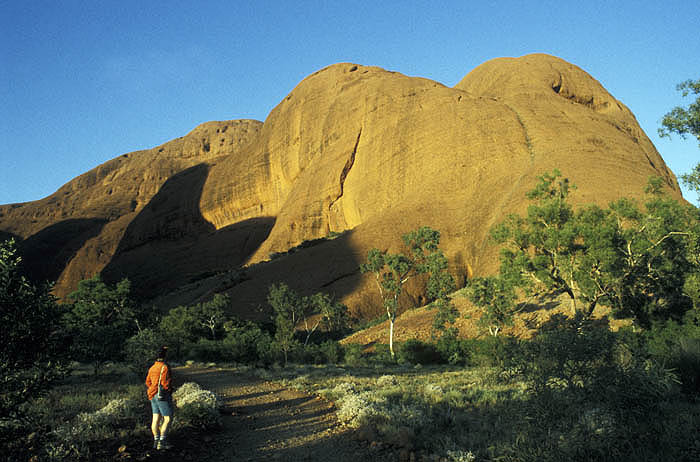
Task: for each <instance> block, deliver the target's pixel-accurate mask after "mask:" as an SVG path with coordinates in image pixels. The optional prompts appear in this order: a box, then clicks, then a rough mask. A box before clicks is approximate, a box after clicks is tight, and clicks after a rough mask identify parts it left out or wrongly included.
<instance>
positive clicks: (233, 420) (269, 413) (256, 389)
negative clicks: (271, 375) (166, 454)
mask: <svg viewBox="0 0 700 462" xmlns="http://www.w3.org/2000/svg"><path fill="white" fill-rule="evenodd" d="M174 375H175V377H176V378H177V381H178V382H179V383H184V382H196V383H198V384H199V385H201V386H202V387H203V388H206V389H208V390H211V391H213V392H214V393H216V394H217V395H218V396H219V397H220V398H221V400H222V401H223V403H224V409H223V425H224V427H223V429H222V431H220V432H218V433H215V434H212V435H211V438H208V437H205V440H209V441H205V442H204V443H203V444H206V445H209V446H210V449H209V450H208V451H207V452H208V457H207V459H206V460H211V461H241V462H243V461H271V460H272V461H277V460H279V461H332V462H364V461H397V460H400V459H405V455H404V457H401V458H400V457H399V454H398V453H396V452H394V451H393V450H392V449H391V448H389V447H387V446H384V445H382V444H376V443H368V442H363V441H358V440H357V439H356V438H354V434H353V432H352V431H351V430H349V429H347V428H344V427H342V426H341V425H340V424H339V423H338V420H337V418H336V415H335V409H334V406H333V403H331V402H328V401H325V400H323V399H321V398H319V397H317V396H311V395H307V394H304V393H301V392H299V391H296V390H291V389H288V388H284V387H282V386H281V385H279V384H277V383H275V382H270V381H266V380H264V379H260V378H258V377H255V376H252V375H250V374H245V373H241V372H237V371H236V370H234V369H225V368H211V369H207V368H191V367H190V368H178V369H176V370H175V371H174ZM176 418H177V417H176Z"/></svg>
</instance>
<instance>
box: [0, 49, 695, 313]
mask: <svg viewBox="0 0 700 462" xmlns="http://www.w3.org/2000/svg"><path fill="white" fill-rule="evenodd" d="M553 168H558V169H559V170H561V171H562V173H563V174H564V175H565V176H567V177H568V178H570V179H571V180H572V182H573V183H575V184H577V185H578V189H577V191H576V193H575V195H574V201H577V202H579V203H590V202H596V203H599V204H603V205H604V204H606V203H607V202H609V201H611V200H614V199H616V198H619V197H621V196H632V197H635V196H640V195H641V193H642V191H643V188H644V185H645V184H646V182H647V179H648V177H649V176H650V175H656V176H660V177H662V178H663V179H664V181H665V185H666V187H667V189H668V190H669V191H670V193H671V194H673V195H675V196H676V197H678V198H680V197H681V195H680V190H679V187H678V184H677V181H676V178H675V177H674V175H673V173H672V172H671V171H670V170H669V169H668V168H667V167H666V165H665V163H664V161H663V159H662V158H661V156H660V155H659V153H658V152H657V150H656V149H655V147H654V145H653V144H652V143H651V141H650V140H649V138H648V137H647V136H646V135H645V134H644V132H643V131H642V130H641V128H640V127H639V124H638V123H637V121H636V119H635V117H634V115H633V114H632V113H631V111H630V110H629V109H627V108H626V107H625V106H624V105H623V104H622V103H621V102H620V101H618V100H616V99H615V98H614V97H613V96H612V95H610V94H609V93H608V92H607V91H606V90H605V89H604V88H603V86H602V85H601V84H600V83H599V82H597V81H596V80H595V79H593V78H592V77H591V76H590V75H588V74H587V73H586V72H584V71H583V70H581V69H580V68H578V67H576V66H574V65H572V64H570V63H568V62H566V61H563V60H561V59H559V58H556V57H553V56H549V55H544V54H534V55H527V56H523V57H520V58H500V59H495V60H492V61H489V62H487V63H484V64H483V65H481V66H479V67H477V68H476V69H474V70H473V71H472V72H470V73H469V74H467V75H466V76H465V77H464V78H463V79H462V80H461V81H460V82H459V83H458V84H457V85H455V86H454V87H453V88H449V87H446V86H444V85H442V84H440V83H437V82H434V81H431V80H428V79H423V78H416V77H407V76H405V75H402V74H399V73H396V72H390V71H386V70H384V69H381V68H377V67H368V66H362V65H358V64H351V63H341V64H335V65H332V66H329V67H327V68H325V69H322V70H320V71H318V72H316V73H314V74H312V75H310V76H309V77H307V78H306V79H304V80H303V81H302V82H300V83H299V84H298V85H297V87H296V88H294V89H293V90H292V91H291V93H289V95H288V96H287V97H286V98H285V99H284V100H283V101H281V102H280V103H279V104H278V106H277V107H275V108H274V109H273V110H272V111H271V112H270V114H269V116H268V117H267V118H266V120H265V122H264V123H262V122H257V121H250V120H239V121H228V122H209V123H205V124H203V125H200V126H199V127H197V128H195V129H194V130H193V131H192V132H190V133H189V134H188V135H186V136H184V137H182V138H179V139H177V140H174V141H171V142H169V143H165V144H164V145H162V146H159V147H156V148H153V149H150V150H146V151H139V152H135V153H130V154H124V155H123V156H120V157H117V158H115V159H113V160H111V161H109V162H107V163H105V164H103V165H101V166H99V167H97V168H95V169H93V170H91V171H90V172H87V173H85V174H84V175H81V176H80V177H78V178H76V179H74V180H73V181H71V182H69V183H68V184H66V185H65V186H63V187H62V188H61V189H59V190H58V191H57V192H56V193H55V194H53V195H51V196H49V197H47V198H45V199H42V200H40V201H36V202H30V203H25V204H13V205H5V206H0V233H3V234H5V235H14V236H16V237H17V238H18V239H20V240H21V241H22V248H23V250H24V252H25V255H26V259H27V261H28V267H29V269H30V270H31V272H32V273H33V274H34V275H35V276H36V277H40V278H47V279H53V280H56V281H57V285H56V293H57V294H58V295H59V296H62V297H63V296H65V295H66V294H68V293H69V292H70V291H71V290H72V289H73V288H75V287H76V285H77V282H78V281H79V280H81V279H84V278H86V277H90V276H92V275H93V274H95V273H97V272H101V273H102V274H103V276H104V277H105V279H108V280H117V279H119V278H121V277H129V278H130V279H131V280H132V283H133V285H134V287H135V288H136V290H137V292H138V294H139V295H140V296H142V297H143V298H145V299H150V300H153V301H154V303H157V304H159V305H161V306H163V307H167V306H173V305H174V304H178V303H189V302H193V301H196V300H199V299H203V298H207V297H210V296H211V295H212V294H213V293H215V292H219V291H226V292H228V293H230V294H231V297H232V303H233V306H232V310H234V311H236V312H237V313H239V314H241V315H243V316H249V317H259V316H265V314H264V312H265V297H266V293H267V287H268V286H269V285H270V284H271V283H274V282H278V281H285V282H287V283H288V284H289V285H290V286H292V287H295V288H297V289H298V290H300V291H302V292H310V291H318V290H324V291H326V292H332V293H335V294H336V295H337V296H339V297H341V298H342V299H343V300H344V301H345V302H346V303H347V304H348V305H349V306H350V307H351V309H353V310H354V311H355V312H356V313H358V314H359V315H361V316H362V315H366V316H372V315H374V313H376V312H377V310H378V309H379V307H378V306H377V301H376V299H375V296H374V290H375V289H374V287H373V286H372V285H371V284H370V282H371V281H370V280H369V279H366V278H363V277H362V276H361V275H360V273H359V271H358V266H359V264H360V263H362V261H363V259H364V257H365V255H366V252H367V250H368V249H369V248H371V247H380V248H387V249H398V248H399V246H400V236H401V235H402V234H403V233H405V232H407V231H410V230H412V229H415V228H416V227H418V226H422V225H428V226H431V227H433V228H435V229H438V230H440V231H441V233H442V245H441V247H442V248H443V249H445V251H446V253H447V255H448V257H449V258H450V261H451V264H452V268H451V270H452V271H453V273H454V274H455V275H457V276H458V280H460V281H461V282H463V281H464V279H465V278H467V277H469V276H471V275H473V274H484V273H488V272H491V271H493V270H494V269H495V268H496V264H497V258H496V249H494V248H492V247H491V246H490V245H489V243H488V239H487V236H488V230H489V228H490V227H491V226H492V225H493V224H495V223H497V222H499V221H500V220H502V219H503V218H504V217H505V215H507V214H508V213H512V212H523V211H524V210H525V208H526V206H527V203H526V199H525V191H527V190H528V189H530V188H531V187H532V185H533V184H534V181H535V177H536V176H537V175H540V174H541V173H543V172H545V171H550V170H552V169H553ZM329 236H332V237H335V236H339V237H337V238H335V239H328V237H329ZM290 250H291V251H290ZM271 256H274V257H277V258H273V259H271ZM243 267H245V268H246V269H245V272H242V271H241V268H243Z"/></svg>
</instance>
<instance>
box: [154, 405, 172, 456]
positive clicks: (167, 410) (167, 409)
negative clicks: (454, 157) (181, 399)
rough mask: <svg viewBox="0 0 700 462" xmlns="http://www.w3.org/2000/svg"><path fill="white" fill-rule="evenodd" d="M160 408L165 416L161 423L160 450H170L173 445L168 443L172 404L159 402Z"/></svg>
mask: <svg viewBox="0 0 700 462" xmlns="http://www.w3.org/2000/svg"><path fill="white" fill-rule="evenodd" d="M158 407H159V408H160V413H161V415H162V416H163V419H162V420H161V422H160V442H159V444H158V449H169V448H170V447H171V445H170V444H169V443H168V442H167V441H166V436H167V434H168V428H169V427H170V422H171V421H172V415H173V408H172V404H171V402H170V400H164V401H158Z"/></svg>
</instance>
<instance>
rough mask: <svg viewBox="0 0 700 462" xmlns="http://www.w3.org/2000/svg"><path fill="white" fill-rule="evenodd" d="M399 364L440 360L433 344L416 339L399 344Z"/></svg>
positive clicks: (436, 362)
mask: <svg viewBox="0 0 700 462" xmlns="http://www.w3.org/2000/svg"><path fill="white" fill-rule="evenodd" d="M397 356H398V358H397V359H398V362H399V364H406V363H408V364H422V365H426V364H439V363H441V362H442V357H441V355H440V352H439V351H438V350H437V348H436V347H435V345H433V344H431V343H426V342H422V341H420V340H417V339H412V340H407V341H405V342H403V343H401V344H399V348H398V353H397Z"/></svg>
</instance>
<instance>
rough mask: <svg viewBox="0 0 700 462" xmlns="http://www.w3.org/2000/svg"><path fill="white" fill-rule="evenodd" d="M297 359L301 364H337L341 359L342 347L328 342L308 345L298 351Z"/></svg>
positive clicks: (330, 341)
mask: <svg viewBox="0 0 700 462" xmlns="http://www.w3.org/2000/svg"><path fill="white" fill-rule="evenodd" d="M298 351H299V353H298V354H299V357H298V358H295V359H298V360H299V361H300V362H302V363H312V364H337V363H339V362H340V361H341V360H342V359H343V347H342V346H341V345H340V344H339V343H338V342H335V341H332V340H329V341H326V342H323V343H321V344H315V343H310V344H308V345H304V346H303V347H302V348H300V349H299V350H298Z"/></svg>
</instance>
